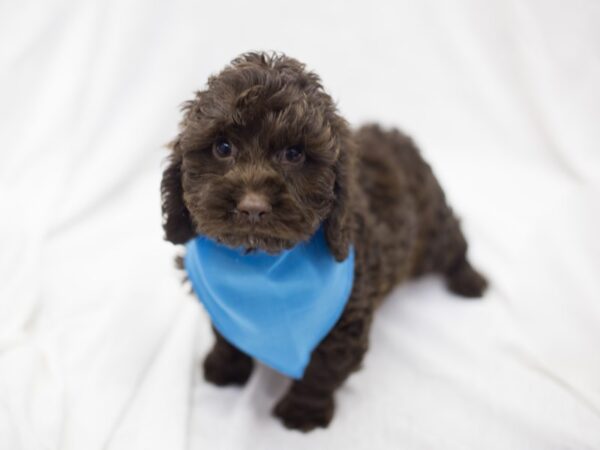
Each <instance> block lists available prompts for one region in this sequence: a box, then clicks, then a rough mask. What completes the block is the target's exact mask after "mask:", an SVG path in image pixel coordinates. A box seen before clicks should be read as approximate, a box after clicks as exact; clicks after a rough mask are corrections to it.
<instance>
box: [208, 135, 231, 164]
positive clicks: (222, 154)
mask: <svg viewBox="0 0 600 450" xmlns="http://www.w3.org/2000/svg"><path fill="white" fill-rule="evenodd" d="M213 153H214V155H215V156H216V157H217V158H221V159H225V158H230V157H231V156H233V147H232V146H231V144H230V143H229V142H227V140H225V139H219V140H218V141H217V142H215V145H214V147H213Z"/></svg>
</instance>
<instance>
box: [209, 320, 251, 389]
mask: <svg viewBox="0 0 600 450" xmlns="http://www.w3.org/2000/svg"><path fill="white" fill-rule="evenodd" d="M213 332H214V334H215V344H214V346H213V348H212V350H211V351H210V353H209V354H208V355H206V358H205V359H204V378H205V379H206V380H207V381H210V382H211V383H214V384H216V385H217V386H227V385H230V384H238V385H241V384H245V383H246V381H248V378H250V374H251V373H252V367H253V361H252V358H251V357H250V356H248V355H246V354H245V353H243V352H242V351H240V350H239V349H238V348H236V347H234V346H233V345H231V344H230V343H229V342H227V341H226V340H225V338H224V337H223V336H221V334H220V333H219V332H218V331H217V330H216V329H215V328H214V327H213Z"/></svg>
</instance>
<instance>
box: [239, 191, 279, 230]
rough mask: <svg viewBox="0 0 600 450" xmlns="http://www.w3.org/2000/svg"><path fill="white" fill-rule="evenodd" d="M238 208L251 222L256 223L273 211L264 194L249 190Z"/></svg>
mask: <svg viewBox="0 0 600 450" xmlns="http://www.w3.org/2000/svg"><path fill="white" fill-rule="evenodd" d="M237 210H238V211H239V212H241V213H242V214H244V215H245V216H247V218H248V219H249V220H250V222H253V223H256V222H258V221H259V220H260V219H262V218H263V217H264V216H265V215H267V214H268V213H270V212H271V205H270V204H269V201H268V200H267V198H266V197H265V196H264V195H262V194H257V193H256V192H248V193H246V194H244V196H243V197H242V199H241V200H240V201H239V203H238V204H237Z"/></svg>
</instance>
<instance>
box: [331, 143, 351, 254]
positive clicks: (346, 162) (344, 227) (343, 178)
mask: <svg viewBox="0 0 600 450" xmlns="http://www.w3.org/2000/svg"><path fill="white" fill-rule="evenodd" d="M338 151H339V156H338V159H337V162H336V164H335V167H334V171H335V184H334V195H335V199H334V203H333V208H332V209H331V212H330V213H329V216H328V217H327V219H325V222H324V231H325V239H326V241H327V245H328V246H329V249H330V250H331V253H332V254H333V256H334V257H335V259H336V260H337V261H343V260H345V259H346V258H347V257H348V252H349V251H350V245H352V241H353V238H354V217H353V213H352V208H351V197H352V192H353V191H354V189H353V184H354V182H355V180H354V173H353V171H354V153H353V147H352V144H351V143H350V140H349V138H347V137H346V138H344V139H342V145H341V148H339V150H338Z"/></svg>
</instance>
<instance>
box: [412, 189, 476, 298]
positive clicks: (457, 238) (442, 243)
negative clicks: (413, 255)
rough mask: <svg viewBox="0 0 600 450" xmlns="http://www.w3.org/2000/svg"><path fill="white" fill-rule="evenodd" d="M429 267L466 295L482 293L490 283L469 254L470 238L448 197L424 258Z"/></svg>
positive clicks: (442, 206)
mask: <svg viewBox="0 0 600 450" xmlns="http://www.w3.org/2000/svg"><path fill="white" fill-rule="evenodd" d="M423 264H424V267H425V271H431V272H437V273H441V274H442V275H443V276H444V277H445V279H446V284H447V286H448V288H449V289H450V290H451V291H452V292H454V293H455V294H458V295H460V296H462V297H468V298H476V297H481V296H482V295H483V293H484V291H485V289H486V287H487V285H488V283H487V281H486V279H485V277H484V276H483V275H481V274H480V273H479V272H478V271H477V270H475V269H474V268H473V266H472V265H471V264H470V262H469V260H468V258H467V241H466V239H465V237H464V235H463V233H462V230H461V229H460V223H459V221H458V219H457V218H456V217H455V216H454V213H453V212H452V209H451V208H450V207H448V206H447V205H446V203H445V201H444V202H443V203H442V204H441V205H440V207H439V208H438V210H437V211H436V214H435V221H434V223H433V226H432V228H431V230H430V232H429V234H428V239H427V242H426V249H425V254H424V258H423Z"/></svg>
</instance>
